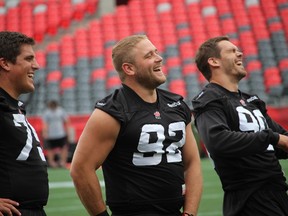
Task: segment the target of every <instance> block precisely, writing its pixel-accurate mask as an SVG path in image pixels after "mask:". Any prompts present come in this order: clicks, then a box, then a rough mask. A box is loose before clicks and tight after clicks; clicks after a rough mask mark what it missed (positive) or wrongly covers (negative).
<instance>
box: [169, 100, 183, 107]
mask: <svg viewBox="0 0 288 216" xmlns="http://www.w3.org/2000/svg"><path fill="white" fill-rule="evenodd" d="M167 105H168V106H169V107H177V106H180V105H181V102H180V101H177V102H173V103H171V104H169V103H168V104H167Z"/></svg>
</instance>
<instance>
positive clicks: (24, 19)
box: [19, 1, 34, 37]
mask: <svg viewBox="0 0 288 216" xmlns="http://www.w3.org/2000/svg"><path fill="white" fill-rule="evenodd" d="M19 27H20V31H21V32H22V33H23V34H26V35H28V36H30V37H33V36H34V24H33V7H32V4H31V3H30V2H26V1H21V2H20V3H19Z"/></svg>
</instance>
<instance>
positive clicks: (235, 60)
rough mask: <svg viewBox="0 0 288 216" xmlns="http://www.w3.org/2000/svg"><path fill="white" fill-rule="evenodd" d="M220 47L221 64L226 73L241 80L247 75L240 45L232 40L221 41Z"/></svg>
mask: <svg viewBox="0 0 288 216" xmlns="http://www.w3.org/2000/svg"><path fill="white" fill-rule="evenodd" d="M218 47H219V48H220V56H221V57H220V59H219V61H220V64H221V67H222V69H223V71H224V73H225V74H226V75H228V76H230V77H232V78H235V79H236V80H237V81H240V80H241V79H242V78H243V77H245V76H246V75H247V72H246V70H245V68H244V65H243V53H242V52H240V51H239V49H238V47H237V46H235V45H234V44H233V43H231V42H230V41H226V40H223V41H220V42H219V43H218Z"/></svg>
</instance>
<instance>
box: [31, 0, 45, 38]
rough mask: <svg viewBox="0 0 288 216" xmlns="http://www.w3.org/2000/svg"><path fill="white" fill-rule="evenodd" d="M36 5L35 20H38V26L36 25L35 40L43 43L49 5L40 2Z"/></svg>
mask: <svg viewBox="0 0 288 216" xmlns="http://www.w3.org/2000/svg"><path fill="white" fill-rule="evenodd" d="M34 4H35V5H34V10H33V19H34V21H35V20H37V25H36V24H35V23H34V38H35V40H36V41H38V42H41V41H42V40H43V39H44V36H45V32H46V29H47V5H46V4H44V3H38V2H35V3H34Z"/></svg>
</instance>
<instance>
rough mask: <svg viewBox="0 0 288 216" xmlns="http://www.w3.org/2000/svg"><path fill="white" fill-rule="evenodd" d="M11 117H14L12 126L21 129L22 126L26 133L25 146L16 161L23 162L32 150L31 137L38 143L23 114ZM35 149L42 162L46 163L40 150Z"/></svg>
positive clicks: (35, 134) (34, 132)
mask: <svg viewBox="0 0 288 216" xmlns="http://www.w3.org/2000/svg"><path fill="white" fill-rule="evenodd" d="M13 117H14V120H13V121H14V124H15V126H16V127H23V125H24V126H25V128H26V132H27V139H26V144H25V146H24V147H23V149H22V151H21V152H20V154H19V155H18V157H17V159H16V160H20V161H25V160H27V158H28V157H29V154H30V151H31V149H32V140H33V137H32V135H33V136H34V137H35V139H36V140H37V141H38V142H39V138H38V136H37V133H36V131H35V130H34V128H33V127H32V126H31V125H30V124H29V122H28V121H27V120H26V118H25V116H24V115H23V114H13ZM21 123H22V124H21ZM29 126H30V127H29ZM37 148H38V152H39V155H40V157H41V159H42V160H43V161H46V160H45V157H44V154H43V151H42V149H41V148H40V147H37Z"/></svg>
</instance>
